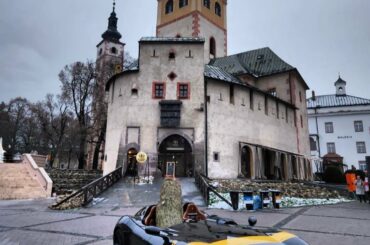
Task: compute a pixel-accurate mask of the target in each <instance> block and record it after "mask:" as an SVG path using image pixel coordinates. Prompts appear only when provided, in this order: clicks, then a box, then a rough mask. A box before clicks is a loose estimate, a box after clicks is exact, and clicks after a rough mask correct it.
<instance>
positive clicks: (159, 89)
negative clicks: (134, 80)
mask: <svg viewBox="0 0 370 245" xmlns="http://www.w3.org/2000/svg"><path fill="white" fill-rule="evenodd" d="M165 89H166V86H165V83H157V82H154V83H153V95H152V96H153V98H154V99H164V97H165V92H166V91H165Z"/></svg>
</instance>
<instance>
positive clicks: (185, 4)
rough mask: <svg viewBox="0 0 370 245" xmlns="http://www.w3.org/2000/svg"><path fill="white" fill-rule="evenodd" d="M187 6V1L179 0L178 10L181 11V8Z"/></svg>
mask: <svg viewBox="0 0 370 245" xmlns="http://www.w3.org/2000/svg"><path fill="white" fill-rule="evenodd" d="M185 6H188V0H180V1H179V8H180V9H181V8H182V7H185Z"/></svg>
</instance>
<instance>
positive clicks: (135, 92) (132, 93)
mask: <svg viewBox="0 0 370 245" xmlns="http://www.w3.org/2000/svg"><path fill="white" fill-rule="evenodd" d="M131 95H132V96H137V95H138V90H137V88H133V89H131Z"/></svg>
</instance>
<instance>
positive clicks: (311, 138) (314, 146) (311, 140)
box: [310, 137, 317, 151]
mask: <svg viewBox="0 0 370 245" xmlns="http://www.w3.org/2000/svg"><path fill="white" fill-rule="evenodd" d="M310 148H311V151H317V145H316V141H315V140H314V139H313V137H310Z"/></svg>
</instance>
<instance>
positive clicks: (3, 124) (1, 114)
mask: <svg viewBox="0 0 370 245" xmlns="http://www.w3.org/2000/svg"><path fill="white" fill-rule="evenodd" d="M10 128H11V126H10V117H9V111H8V105H7V104H6V103H4V102H1V103H0V137H1V138H3V146H7V145H9V144H10V138H11V131H10Z"/></svg>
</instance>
